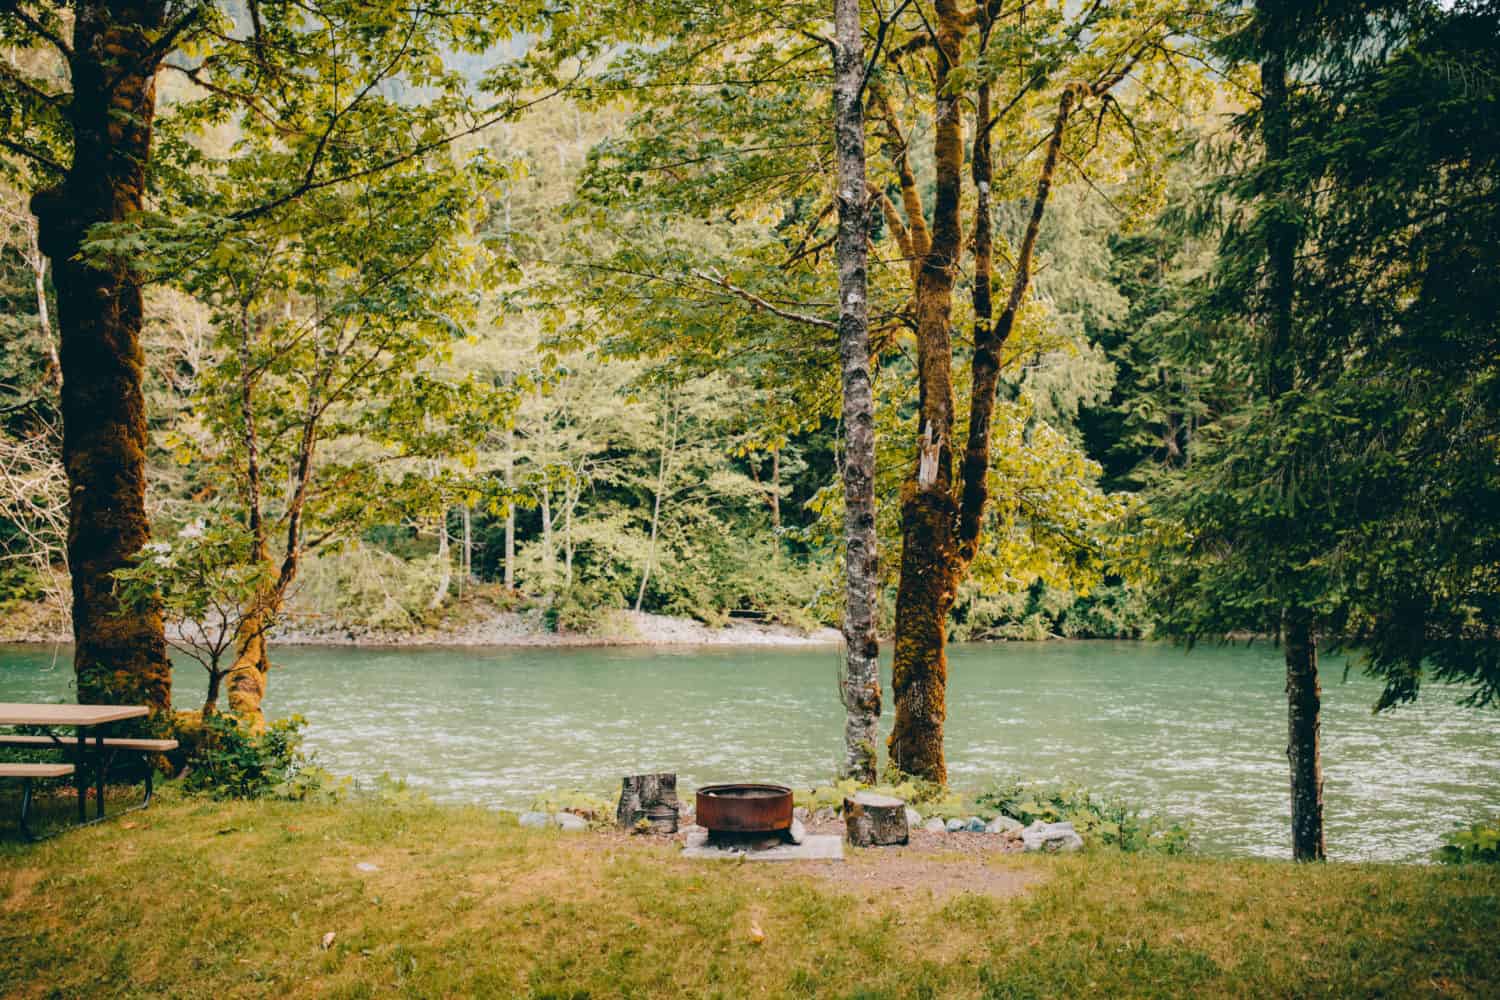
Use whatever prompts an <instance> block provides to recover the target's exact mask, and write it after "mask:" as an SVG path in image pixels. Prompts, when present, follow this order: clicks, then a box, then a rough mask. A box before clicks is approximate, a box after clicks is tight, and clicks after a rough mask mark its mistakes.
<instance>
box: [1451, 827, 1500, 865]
mask: <svg viewBox="0 0 1500 1000" xmlns="http://www.w3.org/2000/svg"><path fill="white" fill-rule="evenodd" d="M1443 841H1444V843H1443V846H1442V847H1440V848H1439V849H1438V852H1437V858H1438V860H1439V861H1442V862H1443V863H1445V864H1450V865H1457V864H1466V863H1468V862H1471V861H1479V862H1484V863H1487V864H1492V865H1493V864H1500V816H1494V817H1491V818H1490V819H1487V820H1481V821H1480V822H1478V823H1475V824H1474V825H1472V826H1468V827H1459V828H1458V829H1457V830H1454V831H1453V832H1452V833H1449V834H1445V835H1444V836H1443Z"/></svg>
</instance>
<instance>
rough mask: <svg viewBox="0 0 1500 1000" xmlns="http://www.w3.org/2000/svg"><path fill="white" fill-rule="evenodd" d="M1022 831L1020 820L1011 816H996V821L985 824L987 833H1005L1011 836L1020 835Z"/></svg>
mask: <svg viewBox="0 0 1500 1000" xmlns="http://www.w3.org/2000/svg"><path fill="white" fill-rule="evenodd" d="M1021 829H1022V827H1021V821H1020V820H1018V819H1011V818H1010V817H1009V816H996V817H995V818H994V819H992V820H990V821H989V822H988V823H986V824H984V832H985V833H1004V834H1007V835H1009V834H1012V833H1019V832H1020V831H1021Z"/></svg>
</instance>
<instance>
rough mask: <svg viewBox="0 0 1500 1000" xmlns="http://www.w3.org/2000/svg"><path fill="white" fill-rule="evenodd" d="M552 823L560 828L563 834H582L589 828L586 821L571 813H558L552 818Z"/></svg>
mask: <svg viewBox="0 0 1500 1000" xmlns="http://www.w3.org/2000/svg"><path fill="white" fill-rule="evenodd" d="M553 822H555V823H556V824H557V825H558V826H560V827H562V831H563V833H583V832H584V831H585V830H587V829H588V828H589V821H588V820H586V819H584V818H583V817H582V816H575V815H573V814H572V813H558V814H557V815H556V816H555V817H553Z"/></svg>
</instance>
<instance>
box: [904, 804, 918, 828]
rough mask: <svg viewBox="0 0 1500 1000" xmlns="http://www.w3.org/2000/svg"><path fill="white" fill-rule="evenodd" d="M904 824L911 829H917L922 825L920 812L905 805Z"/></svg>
mask: <svg viewBox="0 0 1500 1000" xmlns="http://www.w3.org/2000/svg"><path fill="white" fill-rule="evenodd" d="M906 825H907V826H908V827H910V828H911V829H913V830H916V829H919V828H920V827H921V826H922V814H921V813H919V812H917V811H916V810H915V809H913V808H912V807H911V806H907V807H906Z"/></svg>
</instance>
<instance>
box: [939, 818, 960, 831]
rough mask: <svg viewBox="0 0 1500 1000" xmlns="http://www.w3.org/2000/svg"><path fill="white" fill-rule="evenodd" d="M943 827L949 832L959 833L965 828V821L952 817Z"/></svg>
mask: <svg viewBox="0 0 1500 1000" xmlns="http://www.w3.org/2000/svg"><path fill="white" fill-rule="evenodd" d="M943 828H944V829H945V830H947V831H948V832H949V833H957V832H958V831H960V830H962V829H963V828H964V821H963V820H961V819H950V820H949V821H948V822H947V824H946V825H945V826H944V827H943Z"/></svg>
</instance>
